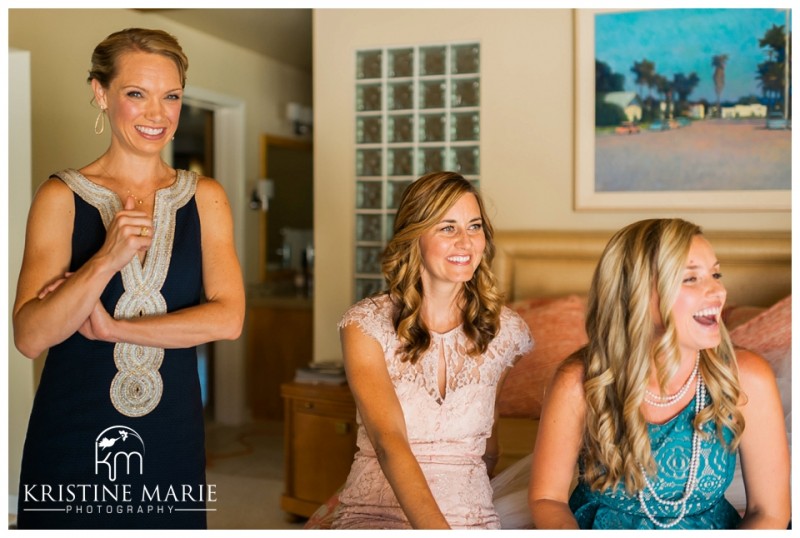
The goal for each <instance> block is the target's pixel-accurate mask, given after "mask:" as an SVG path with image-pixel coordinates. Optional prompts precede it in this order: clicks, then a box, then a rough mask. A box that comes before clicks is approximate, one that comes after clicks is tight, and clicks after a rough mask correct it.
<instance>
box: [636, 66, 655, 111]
mask: <svg viewBox="0 0 800 538" xmlns="http://www.w3.org/2000/svg"><path fill="white" fill-rule="evenodd" d="M631 72H632V73H634V74H635V75H636V80H635V81H634V82H635V83H636V85H637V86H639V96H640V98H641V100H642V103H643V104H644V108H645V110H644V116H645V118H648V119H652V117H653V111H652V110H651V108H652V104H653V99H652V90H653V88H654V87H655V85H656V78H655V76H656V64H655V63H654V62H651V61H650V60H648V59H646V58H643V59H642V61H641V62H633V67H631ZM645 86H646V87H647V89H648V92H647V93H648V95H647V98H645V97H644V92H643V89H644V87H645ZM643 119H644V118H643Z"/></svg>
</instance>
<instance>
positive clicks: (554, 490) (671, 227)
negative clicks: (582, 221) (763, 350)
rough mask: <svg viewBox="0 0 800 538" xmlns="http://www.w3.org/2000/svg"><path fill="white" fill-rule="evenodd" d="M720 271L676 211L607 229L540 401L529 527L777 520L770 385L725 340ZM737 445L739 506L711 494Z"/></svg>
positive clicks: (785, 504)
mask: <svg viewBox="0 0 800 538" xmlns="http://www.w3.org/2000/svg"><path fill="white" fill-rule="evenodd" d="M721 276H722V275H721V274H720V264H719V262H718V261H717V259H716V257H715V255H714V251H713V249H712V247H711V245H710V244H709V242H708V241H707V240H706V239H705V237H704V236H703V235H702V234H701V231H700V229H699V228H698V227H697V226H696V225H694V224H691V223H688V222H686V221H683V220H680V219H653V220H645V221H640V222H637V223H634V224H631V225H629V226H627V227H626V228H623V229H622V230H620V231H619V232H617V234H615V235H614V237H613V238H612V239H611V241H610V242H609V244H608V245H607V247H606V249H605V251H604V253H603V255H602V257H601V259H600V262H599V264H598V266H597V269H596V271H595V275H594V278H593V281H592V287H591V290H590V294H589V309H588V315H587V323H586V329H587V335H588V337H589V343H588V344H587V346H586V347H585V348H584V349H582V350H580V351H579V352H577V353H576V354H575V355H574V356H572V357H570V358H569V359H568V360H567V361H566V362H565V363H564V364H563V365H562V366H561V368H560V369H559V371H558V372H557V373H556V375H555V377H554V379H553V382H552V384H551V387H550V389H549V390H548V393H547V396H546V399H545V402H544V405H543V409H542V416H541V422H540V428H539V433H538V437H537V442H536V447H535V449H534V452H533V455H532V464H531V482H530V489H529V503H530V509H531V515H532V517H533V523H534V524H535V526H536V527H537V528H589V529H591V528H599V529H603V528H605V529H660V528H675V529H716V528H735V527H739V528H784V529H785V528H786V525H787V523H788V522H789V517H790V503H789V450H788V445H787V440H786V434H785V432H784V428H783V413H782V410H781V404H780V398H779V395H778V389H777V386H776V383H775V378H774V375H773V374H772V371H771V369H770V367H769V365H768V364H767V362H766V361H765V360H764V359H763V358H761V357H760V356H758V355H756V354H754V353H751V352H747V351H743V350H736V351H734V349H733V347H732V345H731V342H730V339H729V337H728V334H727V331H726V330H725V327H724V325H723V324H722V322H721V320H720V313H721V312H722V308H723V306H724V305H725V299H726V291H725V287H724V286H723V284H722V282H721V280H720V279H721ZM737 451H738V454H739V457H740V458H741V461H742V469H743V472H744V484H745V489H746V492H747V507H746V510H745V512H744V514H743V515H740V514H739V513H738V512H737V511H736V510H735V509H734V508H733V506H731V505H730V503H729V502H728V501H727V500H726V499H725V497H724V492H725V489H726V488H727V486H728V484H729V483H730V481H731V479H732V477H733V471H734V465H735V459H736V453H737ZM576 462H577V464H578V469H579V474H578V485H577V488H576V489H575V490H574V491H573V492H572V494H570V489H571V485H572V483H573V478H574V470H575V468H576Z"/></svg>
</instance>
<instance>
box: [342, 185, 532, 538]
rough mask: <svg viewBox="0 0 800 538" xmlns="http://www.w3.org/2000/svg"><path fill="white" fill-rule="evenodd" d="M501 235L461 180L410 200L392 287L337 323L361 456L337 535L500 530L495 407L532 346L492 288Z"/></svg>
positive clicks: (386, 269)
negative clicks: (492, 479) (495, 237)
mask: <svg viewBox="0 0 800 538" xmlns="http://www.w3.org/2000/svg"><path fill="white" fill-rule="evenodd" d="M492 234H493V232H492V227H491V224H490V223H489V220H488V218H487V217H486V213H485V211H484V208H483V203H482V201H481V198H480V195H479V194H478V192H477V191H476V190H475V188H474V187H473V186H472V184H471V183H470V182H469V181H467V180H465V179H464V178H463V177H461V176H460V175H458V174H455V173H452V172H437V173H432V174H428V175H426V176H423V177H421V178H420V179H418V180H417V181H415V182H414V183H412V184H411V185H410V186H409V187H408V188H407V189H406V191H405V192H404V194H403V198H402V200H401V202H400V207H399V209H398V211H397V216H396V219H395V225H394V237H393V238H392V240H391V241H390V243H389V245H388V246H387V248H386V251H385V253H384V257H383V274H384V277H385V278H386V281H387V282H388V290H387V291H386V292H383V293H381V294H378V295H376V296H373V297H368V298H366V299H363V300H361V301H360V302H358V303H356V304H355V305H353V306H352V307H351V308H350V309H349V310H348V311H347V312H346V313H345V315H344V317H343V318H342V320H341V322H340V324H339V327H340V334H341V340H342V350H343V354H344V362H345V368H346V370H347V377H348V381H349V384H350V388H351V390H352V391H353V395H354V397H355V400H356V404H357V406H358V424H359V428H358V448H359V450H358V452H357V453H356V455H355V459H354V462H353V466H352V468H351V470H350V475H349V477H348V479H347V482H346V484H345V486H344V488H343V489H342V491H341V493H340V495H339V501H340V503H339V505H338V506H337V507H336V509H335V511H334V513H333V514H332V516H333V521H332V527H333V528H372V529H389V528H399V529H407V528H429V529H434V528H439V529H445V528H499V526H500V524H499V520H498V517H497V514H496V512H495V509H494V507H493V505H492V488H491V485H490V483H489V475H490V473H491V472H492V469H493V467H494V463H495V461H496V459H497V455H498V447H497V442H496V437H495V435H494V429H493V428H494V424H495V418H496V417H495V401H496V397H497V394H498V393H499V387H500V386H501V384H502V382H503V379H504V377H505V375H506V373H507V372H508V370H509V368H510V367H511V366H513V364H514V363H515V362H516V360H518V359H519V357H520V356H521V355H522V354H524V353H525V352H527V351H528V350H529V349H530V348H531V346H532V344H533V343H532V340H531V336H530V332H529V330H528V328H527V325H526V324H525V323H524V322H523V321H522V319H521V318H519V317H518V316H517V315H516V314H514V313H513V312H512V311H511V310H509V309H508V308H506V307H504V306H503V298H502V296H501V295H500V294H499V292H498V291H497V289H496V287H495V278H494V276H493V275H492V273H491V269H490V264H491V261H492V257H493V255H494V243H493V242H492Z"/></svg>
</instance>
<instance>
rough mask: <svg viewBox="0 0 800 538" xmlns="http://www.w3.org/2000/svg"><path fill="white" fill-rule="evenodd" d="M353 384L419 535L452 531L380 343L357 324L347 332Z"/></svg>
mask: <svg viewBox="0 0 800 538" xmlns="http://www.w3.org/2000/svg"><path fill="white" fill-rule="evenodd" d="M341 340H342V353H343V355H344V365H345V370H346V371H347V380H348V383H349V385H350V389H351V390H352V392H353V396H354V398H355V401H356V405H357V406H358V412H359V415H360V416H361V420H362V421H363V424H364V428H365V429H366V432H367V435H368V436H369V440H370V442H371V443H372V446H373V448H374V449H375V453H376V455H377V457H378V462H379V463H380V465H381V469H382V470H383V474H384V475H385V476H386V479H387V480H388V481H389V484H390V485H391V486H392V490H393V491H394V494H395V496H396V497H397V500H398V502H399V503H400V507H401V508H402V509H403V511H404V512H405V514H406V517H407V518H408V520H409V522H410V523H411V526H412V527H414V528H415V529H448V528H450V527H449V525H448V524H447V521H446V520H445V518H444V516H443V515H442V512H441V510H440V509H439V506H438V505H437V504H436V500H435V499H434V498H433V494H432V493H431V490H430V487H429V486H428V482H427V480H426V479H425V475H424V474H423V473H422V469H421V468H420V466H419V463H418V462H417V460H416V458H415V457H414V454H413V453H412V452H411V446H410V445H409V442H408V435H407V430H406V423H405V418H404V417H403V410H402V408H401V407H400V402H399V401H398V399H397V395H396V393H395V390H394V385H392V381H391V379H390V378H389V372H388V370H387V368H386V359H385V357H384V354H383V350H382V349H381V347H380V345H379V344H378V342H376V341H375V340H374V339H372V338H370V337H369V336H367V335H366V334H364V333H363V332H362V331H361V329H360V328H359V327H358V326H357V325H354V324H351V325H347V326H345V327H344V328H343V329H342V330H341Z"/></svg>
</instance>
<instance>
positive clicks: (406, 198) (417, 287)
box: [382, 172, 503, 364]
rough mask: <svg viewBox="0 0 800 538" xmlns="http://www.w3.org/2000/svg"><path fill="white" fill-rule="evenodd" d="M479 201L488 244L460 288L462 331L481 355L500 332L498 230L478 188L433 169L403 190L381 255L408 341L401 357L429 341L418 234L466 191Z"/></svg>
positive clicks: (413, 356) (411, 357)
mask: <svg viewBox="0 0 800 538" xmlns="http://www.w3.org/2000/svg"><path fill="white" fill-rule="evenodd" d="M465 194H472V195H474V196H475V199H476V200H477V202H478V207H479V208H480V214H481V219H482V220H483V233H484V236H485V238H486V246H485V247H484V250H483V256H482V258H481V262H480V265H479V266H478V268H477V269H476V270H475V273H474V274H473V275H472V279H471V280H470V281H468V282H465V283H464V288H463V290H462V294H463V299H464V306H463V330H464V333H465V334H466V336H467V338H468V339H469V340H470V342H471V343H472V349H470V350H469V352H470V353H472V354H478V353H483V352H485V351H486V349H487V347H488V346H489V343H490V342H491V341H492V339H493V338H494V337H495V335H496V334H497V331H498V330H499V324H500V322H499V319H500V309H501V308H502V304H503V299H502V296H501V294H500V293H499V292H498V290H497V286H496V280H495V277H494V274H493V273H492V271H491V264H492V259H493V258H494V252H495V246H494V239H493V237H494V230H493V228H492V225H491V222H489V218H488V217H487V215H486V211H485V210H484V204H483V201H482V199H481V196H480V194H479V193H478V191H477V189H475V187H474V186H473V185H472V183H470V182H469V181H467V180H466V179H464V178H463V177H462V176H461V175H459V174H457V173H455V172H434V173H431V174H427V175H424V176H422V177H421V178H419V179H417V180H416V181H414V182H413V183H412V184H411V185H409V186H408V188H406V190H405V191H404V192H403V196H402V198H401V200H400V206H399V208H398V210H397V215H396V217H395V221H394V236H393V237H392V239H391V241H389V244H388V245H387V246H386V250H385V251H384V253H383V259H382V270H383V276H384V278H385V279H386V282H387V284H388V289H387V291H386V292H385V293H388V295H389V297H390V298H391V299H392V302H393V304H394V305H395V307H396V314H395V316H394V319H393V322H394V328H395V331H396V332H397V335H398V336H399V337H400V340H401V341H402V342H404V344H403V348H402V352H403V355H404V356H403V360H404V361H405V360H408V361H411V363H412V364H413V363H415V362H416V361H417V360H418V359H419V357H420V356H421V355H422V353H424V352H425V350H427V349H428V347H429V346H430V342H431V337H430V333H429V332H428V328H427V327H426V326H425V322H424V321H423V320H422V317H421V316H420V308H421V306H422V294H423V289H422V280H421V272H420V268H421V266H422V254H421V251H420V237H421V236H422V235H423V234H424V233H425V232H426V231H428V230H429V229H430V228H431V227H433V226H434V225H436V224H437V223H438V222H439V221H441V219H442V218H443V217H444V215H445V213H446V212H447V211H448V210H449V209H450V208H451V207H452V206H453V204H455V203H456V201H458V200H459V199H460V198H461V197H462V196H463V195H465Z"/></svg>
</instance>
